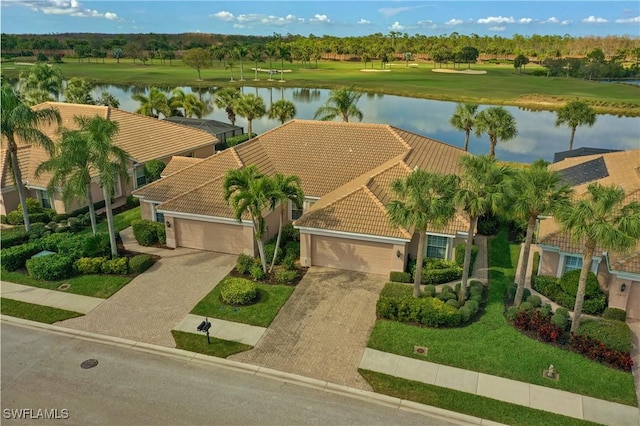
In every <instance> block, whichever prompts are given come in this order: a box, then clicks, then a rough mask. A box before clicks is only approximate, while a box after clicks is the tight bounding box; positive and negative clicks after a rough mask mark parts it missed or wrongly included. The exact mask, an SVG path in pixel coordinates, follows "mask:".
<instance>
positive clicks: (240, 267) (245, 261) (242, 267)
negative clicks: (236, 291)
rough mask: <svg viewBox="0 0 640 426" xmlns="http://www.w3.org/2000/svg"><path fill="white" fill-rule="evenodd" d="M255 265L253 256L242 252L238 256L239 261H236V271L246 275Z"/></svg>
mask: <svg viewBox="0 0 640 426" xmlns="http://www.w3.org/2000/svg"><path fill="white" fill-rule="evenodd" d="M252 265H253V257H251V256H249V255H248V254H241V255H239V256H238V261H237V262H236V271H238V273H240V274H242V275H244V274H246V273H247V272H249V270H250V269H251V266H252Z"/></svg>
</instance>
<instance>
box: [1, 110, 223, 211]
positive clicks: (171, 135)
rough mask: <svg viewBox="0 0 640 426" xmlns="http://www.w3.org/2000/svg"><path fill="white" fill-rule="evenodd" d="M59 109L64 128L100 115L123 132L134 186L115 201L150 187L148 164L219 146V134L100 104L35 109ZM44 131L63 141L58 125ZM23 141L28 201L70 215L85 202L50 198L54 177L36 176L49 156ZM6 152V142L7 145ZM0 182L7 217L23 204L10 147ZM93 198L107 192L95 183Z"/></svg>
mask: <svg viewBox="0 0 640 426" xmlns="http://www.w3.org/2000/svg"><path fill="white" fill-rule="evenodd" d="M47 107H54V108H56V109H58V111H59V112H60V116H61V117H62V126H63V127H65V128H68V129H75V128H77V125H76V123H75V121H74V117H75V116H86V117H93V116H95V115H100V116H101V117H105V118H108V119H109V120H111V121H115V122H117V123H118V125H119V131H118V133H117V135H116V136H115V138H114V142H115V144H116V145H117V146H119V147H120V148H122V149H124V150H125V151H127V152H128V153H129V155H130V157H131V162H130V164H128V169H129V178H130V179H129V183H127V182H120V183H119V185H118V186H117V188H116V194H115V196H114V200H115V201H116V202H117V201H118V200H119V199H122V198H125V197H127V196H128V195H129V194H131V191H132V190H133V189H136V188H139V187H141V186H143V185H145V184H146V183H147V182H146V178H145V175H144V165H145V163H146V162H147V161H149V160H154V159H160V160H162V161H164V162H168V161H169V159H170V158H171V157H172V156H178V155H181V156H187V157H208V156H210V155H212V154H213V153H214V145H215V143H217V142H218V140H217V139H216V138H215V136H212V135H211V134H209V133H208V132H205V131H203V130H197V129H193V128H191V127H186V126H182V125H179V124H174V123H170V122H165V121H162V120H158V119H155V118H151V117H146V116H143V115H139V114H133V113H130V112H126V111H122V110H119V109H116V108H111V107H106V106H95V105H79V104H70V103H60V102H46V103H43V104H39V105H36V106H34V107H33V109H34V110H37V109H43V108H47ZM41 130H42V131H43V132H44V133H45V134H47V135H48V136H49V137H50V138H51V139H52V140H53V141H54V142H55V141H58V140H59V138H60V135H59V132H58V129H57V126H53V125H52V126H46V127H42V128H41ZM17 142H18V147H19V148H18V161H19V163H20V167H21V170H22V176H23V178H24V183H25V186H26V189H27V197H32V198H36V199H38V200H40V203H41V204H42V206H44V207H47V208H53V209H55V210H56V211H57V212H59V213H64V212H69V211H72V210H74V209H75V208H78V207H80V206H81V205H83V204H79V205H78V204H74V205H65V204H64V203H63V202H62V200H61V198H60V194H58V193H56V194H53V195H51V196H50V195H49V194H48V193H47V190H46V188H47V185H48V184H49V180H50V178H51V175H50V174H48V173H45V174H42V175H41V176H40V177H39V178H36V176H35V170H36V168H37V167H38V166H39V165H40V164H41V163H42V162H43V161H45V160H47V159H48V158H49V155H48V154H47V152H46V151H45V150H43V149H42V148H39V147H35V146H30V145H25V144H22V143H21V142H20V141H19V140H18V141H17ZM2 146H3V148H4V147H5V146H6V144H5V143H4V141H3V145H2ZM0 184H1V188H2V189H1V199H0V213H1V214H7V212H10V211H12V210H14V209H15V208H16V207H17V206H18V204H19V200H18V191H17V190H16V188H15V185H14V180H13V172H12V170H11V169H10V167H9V162H8V156H7V155H6V151H5V149H2V151H1V152H0ZM93 199H94V200H95V201H100V200H102V199H103V197H102V191H101V189H100V188H99V187H98V184H97V183H96V184H95V186H94V188H93Z"/></svg>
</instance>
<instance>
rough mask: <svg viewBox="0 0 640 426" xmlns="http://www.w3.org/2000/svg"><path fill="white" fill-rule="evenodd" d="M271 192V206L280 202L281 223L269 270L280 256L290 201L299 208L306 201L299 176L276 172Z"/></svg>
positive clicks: (272, 179) (273, 206)
mask: <svg viewBox="0 0 640 426" xmlns="http://www.w3.org/2000/svg"><path fill="white" fill-rule="evenodd" d="M271 182H272V185H273V186H272V192H271V194H270V195H271V208H272V209H274V208H275V207H276V205H278V203H279V204H280V224H279V226H278V237H277V238H276V249H275V251H274V252H273V260H272V261H271V266H270V267H269V272H271V271H272V270H273V265H275V263H276V258H277V257H278V248H279V247H280V239H281V236H282V226H283V224H284V221H285V214H286V212H287V211H288V208H287V207H288V206H289V201H291V202H292V203H294V204H295V205H296V206H297V207H298V208H299V209H301V208H302V204H303V203H304V192H303V191H302V188H301V187H300V178H299V177H298V176H284V175H283V174H281V173H276V174H275V175H274V176H273V177H272V178H271Z"/></svg>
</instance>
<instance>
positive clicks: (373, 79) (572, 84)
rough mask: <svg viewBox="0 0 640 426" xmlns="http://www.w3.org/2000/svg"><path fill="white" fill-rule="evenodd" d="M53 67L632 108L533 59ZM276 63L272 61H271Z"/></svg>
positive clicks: (624, 97) (134, 80)
mask: <svg viewBox="0 0 640 426" xmlns="http://www.w3.org/2000/svg"><path fill="white" fill-rule="evenodd" d="M396 64H397V63H396ZM56 66H58V67H59V68H60V69H61V71H62V73H63V75H64V76H65V78H70V77H82V78H86V79H88V80H91V81H93V82H97V83H108V84H124V85H146V86H151V85H156V86H161V87H167V86H189V87H194V88H198V87H202V88H209V87H213V86H225V85H245V86H251V87H254V86H257V87H271V86H275V85H277V86H278V87H310V88H335V87H339V86H351V85H353V86H354V87H355V88H356V90H359V91H365V92H374V93H384V94H391V95H400V96H409V97H417V98H429V99H438V100H449V101H472V102H477V103H481V104H505V105H519V106H529V107H530V106H537V107H539V108H542V109H553V108H554V106H556V105H557V103H558V102H564V101H566V100H570V99H573V98H576V97H579V98H582V99H585V100H587V101H589V102H591V103H592V104H593V106H594V107H596V109H597V110H598V112H602V113H604V112H609V113H616V112H621V113H625V114H629V115H640V101H639V100H638V99H639V97H638V88H636V87H631V86H629V85H622V84H602V83H597V82H592V81H586V80H580V79H573V78H561V77H551V78H547V77H535V76H532V75H531V74H530V73H531V72H532V71H533V70H535V69H540V68H541V67H539V66H536V65H530V66H528V67H527V70H526V72H525V73H522V74H518V73H517V72H516V71H515V70H514V68H513V67H512V66H508V65H492V64H481V65H472V67H471V68H472V69H474V70H485V71H487V74H483V75H456V74H445V73H435V72H432V71H431V70H432V69H433V63H431V62H430V63H426V62H420V63H419V66H418V67H410V68H405V67H404V66H394V67H393V69H392V71H391V72H362V71H361V70H362V69H363V68H364V65H363V63H362V62H359V63H358V62H333V61H320V62H318V68H315V65H313V66H312V67H308V66H307V65H305V66H301V65H300V64H298V63H289V64H285V68H286V69H291V70H292V72H291V73H286V74H285V75H284V78H285V82H277V81H267V76H266V74H259V75H258V78H259V79H260V81H257V82H255V81H253V73H252V72H251V71H250V67H252V66H253V64H245V66H244V72H245V77H246V81H244V82H236V83H230V82H229V79H230V74H229V71H228V70H226V69H225V68H224V67H221V66H220V65H219V64H218V63H215V64H214V65H213V67H212V68H209V69H205V70H203V71H202V78H203V80H202V81H198V80H197V72H196V71H195V70H194V69H192V68H189V67H187V66H185V65H184V64H182V62H181V61H173V66H169V65H159V64H157V63H156V64H154V65H150V64H148V65H144V66H143V65H141V64H140V63H137V64H134V63H133V62H132V61H131V60H121V61H120V64H117V63H116V61H115V60H107V61H106V63H105V64H101V63H99V64H96V63H86V62H85V63H78V62H76V61H74V60H71V59H69V60H67V61H65V63H63V64H58V65H56ZM259 66H260V67H263V68H268V64H266V63H260V64H259ZM274 67H275V66H274ZM278 67H279V64H278V66H277V67H275V68H278ZM369 67H370V65H369ZM5 68H14V69H3V70H2V74H3V76H4V77H6V78H17V77H18V75H19V73H20V71H21V70H22V69H24V67H23V66H15V67H13V66H12V67H5ZM373 69H375V70H378V69H380V63H379V62H378V63H374V67H373ZM234 74H235V77H236V79H237V78H238V77H239V76H240V69H239V68H236V69H235V70H234ZM279 79H280V76H279V75H277V76H275V77H274V80H279Z"/></svg>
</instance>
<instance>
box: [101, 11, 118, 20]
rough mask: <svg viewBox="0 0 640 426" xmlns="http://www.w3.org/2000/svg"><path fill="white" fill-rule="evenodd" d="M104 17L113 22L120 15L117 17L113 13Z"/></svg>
mask: <svg viewBox="0 0 640 426" xmlns="http://www.w3.org/2000/svg"><path fill="white" fill-rule="evenodd" d="M104 17H105V18H107V19H109V20H111V21H113V20H116V19H118V15H116V14H115V13H111V12H107V13H105V14H104Z"/></svg>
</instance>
